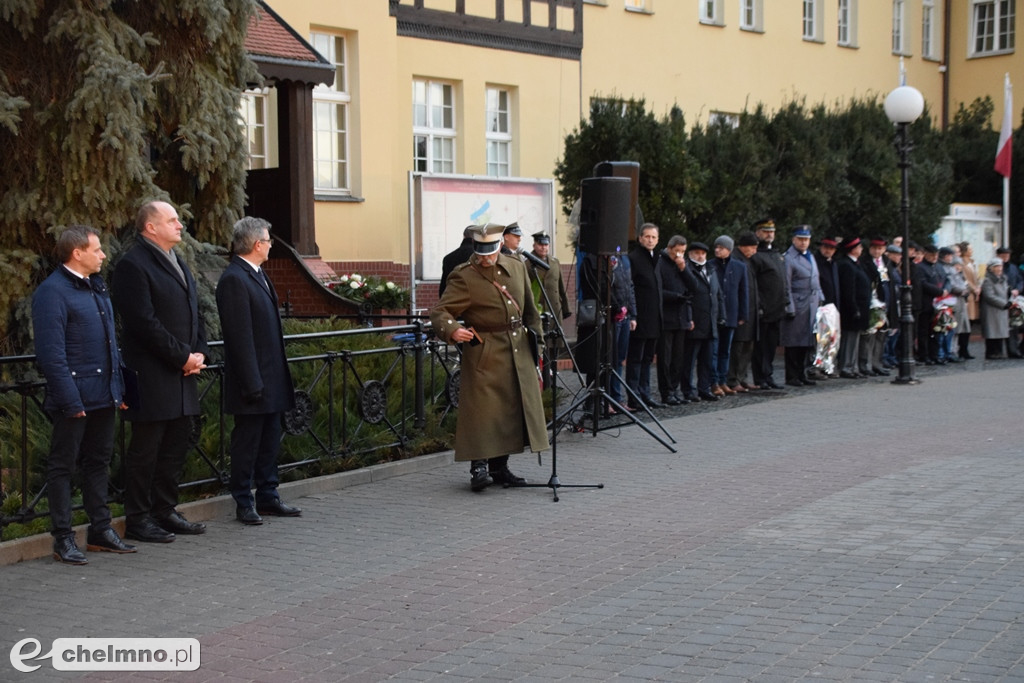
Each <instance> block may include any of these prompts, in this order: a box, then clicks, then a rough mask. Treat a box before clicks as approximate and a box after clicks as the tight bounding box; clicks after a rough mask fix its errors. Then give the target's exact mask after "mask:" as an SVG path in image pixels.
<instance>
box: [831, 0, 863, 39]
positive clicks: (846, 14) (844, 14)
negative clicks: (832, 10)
mask: <svg viewBox="0 0 1024 683" xmlns="http://www.w3.org/2000/svg"><path fill="white" fill-rule="evenodd" d="M857 3H858V0H838V2H837V3H836V4H837V10H838V15H837V18H836V40H837V42H838V44H839V45H841V46H843V47H857V10H858V9H859V8H858V7H857Z"/></svg>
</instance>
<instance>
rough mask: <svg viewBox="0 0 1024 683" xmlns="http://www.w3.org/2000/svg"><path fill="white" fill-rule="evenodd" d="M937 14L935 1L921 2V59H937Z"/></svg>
mask: <svg viewBox="0 0 1024 683" xmlns="http://www.w3.org/2000/svg"><path fill="white" fill-rule="evenodd" d="M938 26H939V12H938V9H936V7H935V0H921V57H923V58H924V59H938V58H939V55H938V52H937V51H936V49H935V48H936V45H937V42H936V37H937V36H938Z"/></svg>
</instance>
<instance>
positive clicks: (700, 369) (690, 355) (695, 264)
mask: <svg viewBox="0 0 1024 683" xmlns="http://www.w3.org/2000/svg"><path fill="white" fill-rule="evenodd" d="M687 258H688V260H689V263H688V264H687V266H686V268H685V269H684V270H683V271H681V274H682V276H683V281H684V282H685V283H686V287H687V289H689V290H690V292H691V294H692V297H691V299H690V311H691V314H692V316H693V325H692V326H691V327H690V334H689V335H688V338H687V340H686V351H685V353H684V354H683V375H682V380H681V381H680V386H681V388H682V389H681V390H682V392H683V395H684V396H685V397H686V398H687V400H690V401H696V400H698V399H699V400H702V401H717V400H718V396H716V395H715V394H714V393H713V392H712V389H711V383H712V369H711V358H712V348H713V345H714V344H715V342H716V341H717V340H718V326H719V324H720V323H721V322H722V318H723V317H724V315H725V300H724V299H723V298H722V289H721V288H720V287H719V285H718V277H717V276H716V275H715V272H714V270H713V269H712V267H711V266H710V265H709V264H708V261H707V259H708V246H707V245H706V244H704V243H703V242H694V243H693V244H691V245H690V253H689V254H688V256H687ZM694 363H696V365H697V385H696V387H694V385H693V366H694Z"/></svg>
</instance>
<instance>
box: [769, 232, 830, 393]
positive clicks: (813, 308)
mask: <svg viewBox="0 0 1024 683" xmlns="http://www.w3.org/2000/svg"><path fill="white" fill-rule="evenodd" d="M810 246H811V228H810V226H808V225H801V226H798V227H797V228H796V230H795V231H794V232H793V244H792V246H790V247H789V249H787V250H786V253H785V260H786V282H787V285H788V286H789V306H788V307H787V308H786V317H785V318H784V319H783V320H782V323H781V325H780V332H779V343H780V344H782V346H783V347H785V349H786V350H785V358H786V384H789V385H790V386H799V385H808V386H809V385H811V384H814V383H815V382H814V380H812V379H810V378H808V377H807V366H808V364H809V363H808V361H809V360H810V358H809V356H810V353H811V350H812V349H813V348H814V346H815V344H816V343H817V341H816V339H815V337H814V328H815V321H816V319H817V316H818V305H819V303H821V302H822V301H823V300H824V299H825V294H824V292H822V289H821V275H820V273H819V272H818V264H817V262H816V261H815V259H814V256H813V255H812V254H811V252H810V251H809V250H808V248H809V247H810Z"/></svg>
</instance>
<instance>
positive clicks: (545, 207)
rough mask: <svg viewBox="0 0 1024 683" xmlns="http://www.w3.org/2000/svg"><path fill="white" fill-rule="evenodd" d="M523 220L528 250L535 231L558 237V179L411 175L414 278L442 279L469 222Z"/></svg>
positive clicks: (524, 244) (412, 265)
mask: <svg viewBox="0 0 1024 683" xmlns="http://www.w3.org/2000/svg"><path fill="white" fill-rule="evenodd" d="M512 222H518V223H519V226H520V228H521V229H522V231H523V235H524V237H523V245H522V246H523V248H524V249H527V250H528V249H530V248H531V246H532V244H533V243H532V241H531V240H530V237H529V236H530V235H532V234H533V233H535V232H538V231H541V230H543V231H544V232H546V233H548V234H549V235H551V242H552V244H553V245H554V244H558V241H557V237H556V235H555V181H554V180H545V179H538V178H492V177H485V176H464V175H440V174H423V173H411V174H410V239H409V243H410V247H411V253H410V265H411V267H412V281H413V282H414V283H415V282H434V281H437V280H440V279H441V260H442V259H443V258H444V256H445V254H447V253H448V252H450V251H453V250H454V249H455V248H457V247H458V246H459V243H461V242H462V231H463V230H464V229H465V228H466V226H467V225H473V224H476V225H482V224H485V223H500V224H502V225H507V224H509V223H512Z"/></svg>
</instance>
